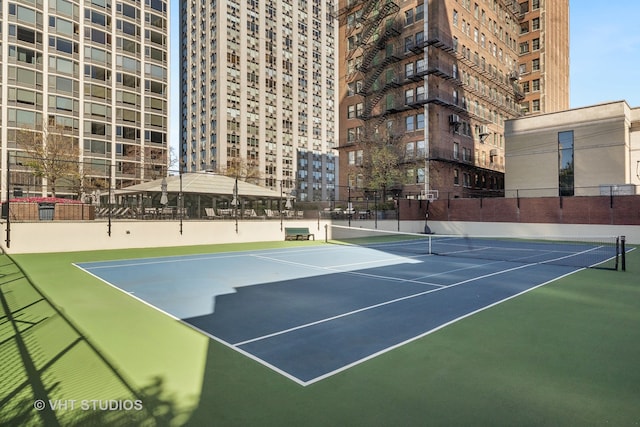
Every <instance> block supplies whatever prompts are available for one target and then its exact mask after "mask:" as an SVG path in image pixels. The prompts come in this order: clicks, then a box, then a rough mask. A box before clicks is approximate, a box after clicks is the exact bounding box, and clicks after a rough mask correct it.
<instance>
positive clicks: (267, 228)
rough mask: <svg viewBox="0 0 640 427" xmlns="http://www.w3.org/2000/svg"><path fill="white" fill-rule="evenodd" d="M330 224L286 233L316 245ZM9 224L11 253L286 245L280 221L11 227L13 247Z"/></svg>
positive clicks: (20, 224) (309, 222)
mask: <svg viewBox="0 0 640 427" xmlns="http://www.w3.org/2000/svg"><path fill="white" fill-rule="evenodd" d="M325 223H326V221H320V222H318V221H317V220H315V221H312V220H306V221H305V220H300V221H292V220H287V221H285V222H284V224H283V226H284V227H309V231H310V232H311V233H315V238H316V239H317V240H322V239H324V234H325V233H324V225H325ZM6 226H7V224H6V222H3V223H2V224H1V230H2V237H1V239H2V242H1V243H0V246H2V248H4V249H5V250H6V251H7V252H9V253H46V252H71V251H91V250H102V249H126V248H153V247H170V246H190V245H210V244H219V243H243V242H262V241H265V242H266V241H279V240H284V231H281V230H280V221H277V220H276V221H239V222H238V232H237V233H236V228H235V223H234V221H184V222H183V224H182V234H180V223H179V222H178V221H112V223H111V236H109V235H108V228H107V227H108V225H107V222H106V221H84V222H70V221H46V222H45V221H41V222H12V223H11V233H10V237H11V239H10V242H9V243H10V245H9V248H7V243H6V236H7V235H6Z"/></svg>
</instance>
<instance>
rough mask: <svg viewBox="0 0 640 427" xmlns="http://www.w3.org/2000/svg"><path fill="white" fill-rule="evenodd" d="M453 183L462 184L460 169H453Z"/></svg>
mask: <svg viewBox="0 0 640 427" xmlns="http://www.w3.org/2000/svg"><path fill="white" fill-rule="evenodd" d="M453 185H460V171H459V170H458V169H454V170H453Z"/></svg>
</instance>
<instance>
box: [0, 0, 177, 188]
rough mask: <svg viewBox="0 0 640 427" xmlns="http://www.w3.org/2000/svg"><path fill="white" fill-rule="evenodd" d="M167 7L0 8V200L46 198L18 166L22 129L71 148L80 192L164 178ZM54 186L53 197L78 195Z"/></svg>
mask: <svg viewBox="0 0 640 427" xmlns="http://www.w3.org/2000/svg"><path fill="white" fill-rule="evenodd" d="M167 4H168V2H167V1H166V0H144V1H141V0H135V1H134V0H121V1H116V0H86V1H78V0H49V1H43V0H15V1H2V2H0V28H1V30H2V31H0V41H1V43H0V94H1V98H0V106H1V114H0V120H1V121H2V123H0V141H1V144H2V161H1V165H0V167H1V168H2V172H3V173H2V198H3V199H4V198H5V195H6V194H7V190H9V192H10V193H12V192H13V191H14V190H15V189H19V191H20V192H21V193H22V194H23V195H42V194H47V193H50V192H51V188H50V186H48V185H47V182H46V180H43V179H39V178H37V179H36V178H35V177H34V175H33V173H32V171H30V169H29V167H28V166H25V164H26V163H28V161H27V160H25V158H24V157H25V155H26V154H25V151H24V150H23V147H22V146H21V144H20V141H21V140H20V137H19V135H24V134H25V132H29V131H32V134H33V135H36V136H37V135H38V134H39V133H41V132H44V133H47V132H49V133H51V132H52V131H53V129H55V132H57V133H58V134H61V135H62V136H63V137H64V138H65V140H67V141H68V142H69V144H70V145H71V146H72V147H73V150H74V151H70V153H71V154H70V155H71V156H72V157H74V162H75V157H76V156H75V153H77V160H78V165H79V169H80V170H81V177H82V178H81V179H82V182H81V183H80V185H81V188H80V189H79V190H80V191H82V192H85V193H89V192H91V190H92V189H93V190H102V191H103V193H102V194H105V193H104V190H105V187H109V186H110V187H111V188H114V187H115V188H119V187H124V186H128V185H132V184H136V183H140V182H143V181H146V180H150V179H154V178H156V177H158V176H160V175H162V174H166V173H167V168H168V155H167V153H168V139H167V128H168V124H167V118H168V105H167V96H168V90H167V84H168V57H169V55H168V51H169V43H168V37H167V36H168V28H169V12H168V7H167ZM8 170H9V171H10V174H9V175H10V176H7V171H8ZM7 184H8V185H9V189H8V188H7ZM58 184H59V185H58V186H57V188H56V190H57V191H58V194H59V195H60V194H61V193H62V194H64V193H67V194H73V193H74V192H76V191H77V190H78V189H77V188H71V187H69V186H67V187H65V186H62V185H60V183H58Z"/></svg>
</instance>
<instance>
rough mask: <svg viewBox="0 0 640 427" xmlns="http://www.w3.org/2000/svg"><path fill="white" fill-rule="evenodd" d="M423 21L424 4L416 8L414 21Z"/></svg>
mask: <svg viewBox="0 0 640 427" xmlns="http://www.w3.org/2000/svg"><path fill="white" fill-rule="evenodd" d="M423 19H424V3H423V4H419V5H418V6H416V21H421V20H423Z"/></svg>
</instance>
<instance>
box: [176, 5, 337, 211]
mask: <svg viewBox="0 0 640 427" xmlns="http://www.w3.org/2000/svg"><path fill="white" fill-rule="evenodd" d="M180 8H181V9H180V26H181V28H180V32H181V47H180V49H181V53H180V55H181V76H180V84H181V86H180V94H181V110H180V118H181V129H180V130H181V146H180V156H181V159H180V162H181V169H182V170H183V171H185V172H195V171H203V170H210V171H214V172H218V173H226V174H230V175H238V176H239V178H240V179H246V180H247V181H250V182H253V183H256V184H259V185H264V186H266V187H269V188H272V189H274V190H278V191H283V192H285V193H287V194H292V195H295V197H296V198H297V199H298V200H301V201H307V200H316V201H319V200H330V199H332V198H333V197H334V187H335V184H336V179H337V170H336V163H337V162H336V153H335V141H336V138H337V97H336V90H337V64H336V52H337V27H336V25H335V21H334V20H333V19H331V12H332V11H333V8H334V6H333V2H332V1H320V0H280V1H276V0H261V1H257V0H249V1H239V0H229V1H226V2H216V1H208V2H196V1H190V0H188V1H183V2H181V5H180Z"/></svg>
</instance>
